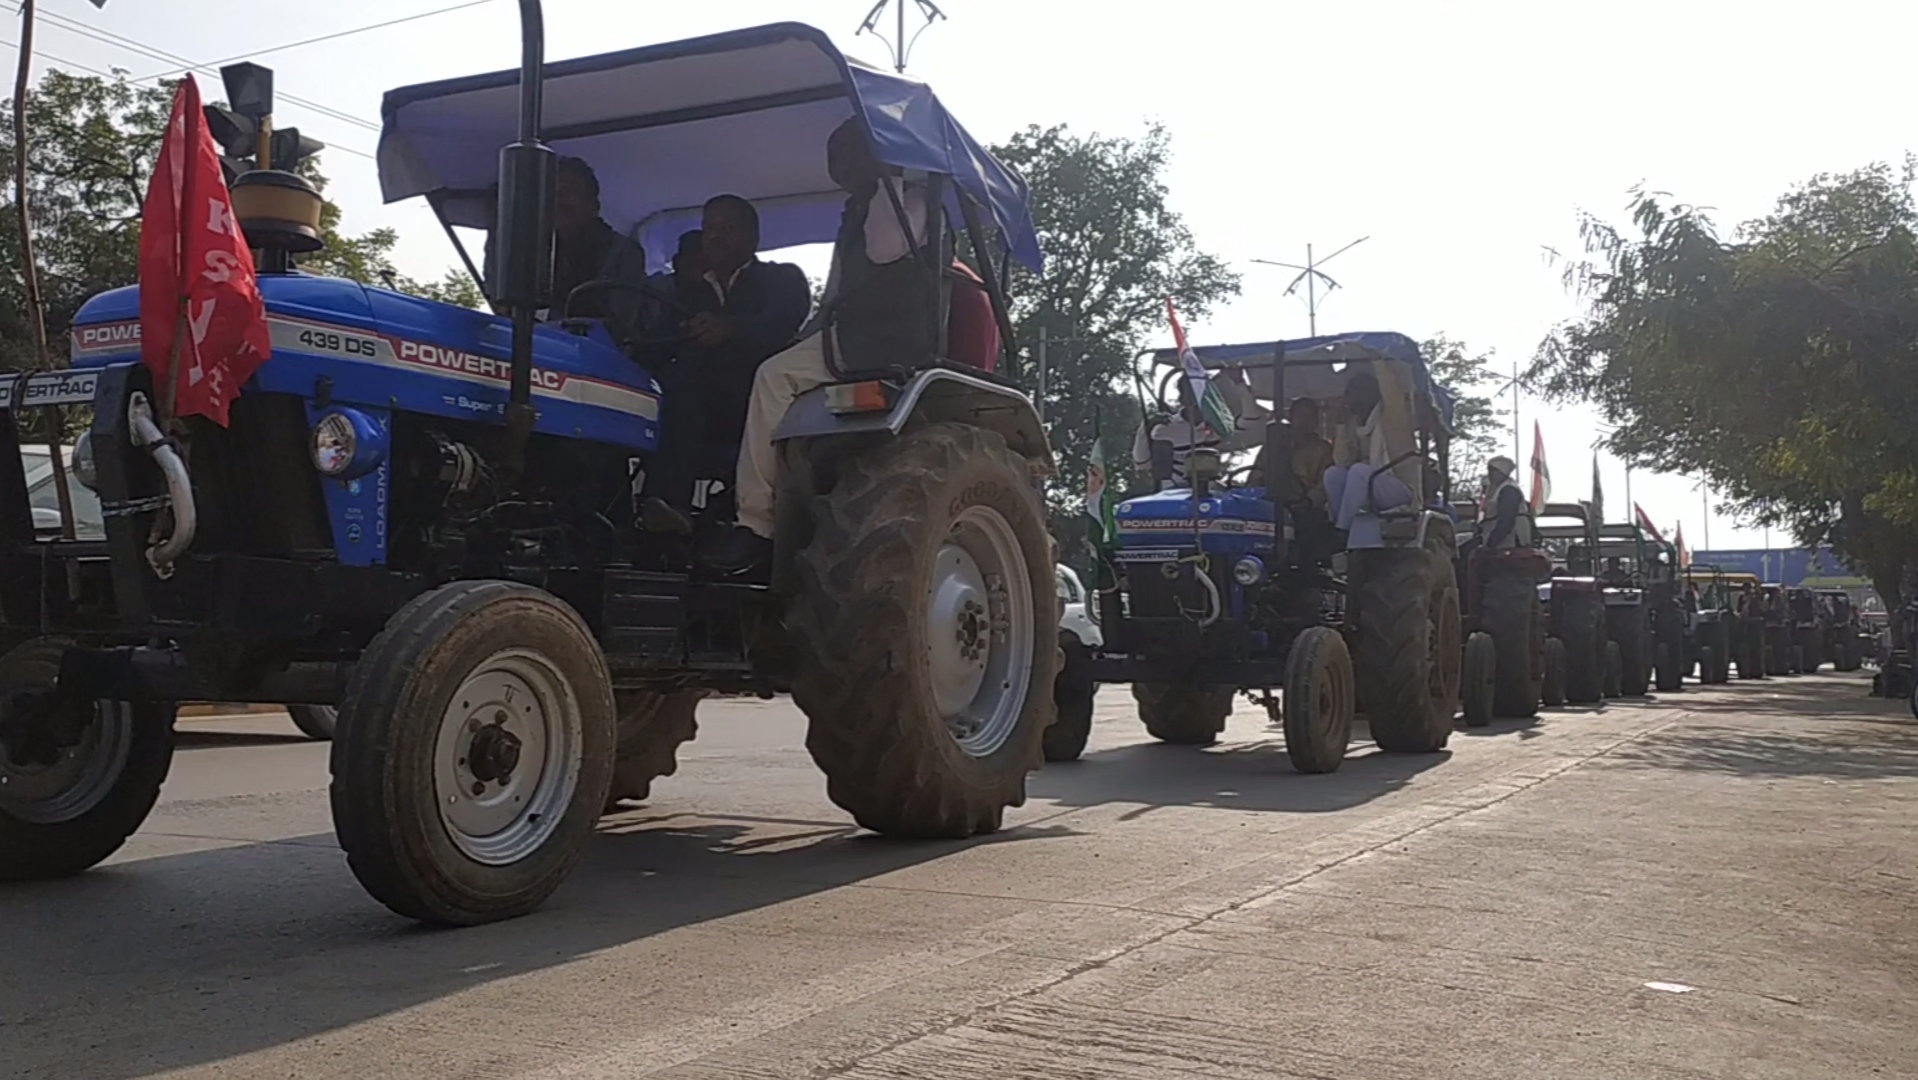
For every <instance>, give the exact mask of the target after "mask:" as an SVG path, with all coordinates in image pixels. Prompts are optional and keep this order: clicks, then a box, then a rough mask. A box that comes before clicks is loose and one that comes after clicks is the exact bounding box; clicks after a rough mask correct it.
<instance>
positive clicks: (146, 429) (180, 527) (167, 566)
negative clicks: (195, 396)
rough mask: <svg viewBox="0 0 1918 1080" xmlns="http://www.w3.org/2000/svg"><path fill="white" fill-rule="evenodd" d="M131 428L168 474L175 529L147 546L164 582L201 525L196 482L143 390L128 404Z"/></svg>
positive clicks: (137, 443) (150, 562)
mask: <svg viewBox="0 0 1918 1080" xmlns="http://www.w3.org/2000/svg"><path fill="white" fill-rule="evenodd" d="M127 430H128V431H129V433H130V434H131V435H132V436H133V445H135V446H137V447H139V448H141V449H142V450H145V451H146V452H147V453H148V454H150V455H152V457H153V463H154V464H155V465H158V466H159V467H160V474H161V475H162V476H164V477H166V493H167V496H166V501H167V505H168V506H170V507H171V508H172V511H173V528H172V529H171V531H169V532H168V533H167V534H166V535H164V536H161V537H158V538H157V539H155V540H154V541H153V543H152V545H151V546H149V547H148V548H147V563H148V565H150V566H152V567H153V572H154V573H155V574H157V575H159V577H160V579H161V580H163V581H164V580H165V579H167V578H170V577H172V576H173V564H174V563H175V562H177V561H179V558H180V556H181V555H184V554H185V553H186V549H187V548H188V547H189V546H190V545H191V544H192V543H193V532H194V529H195V528H197V527H198V524H199V520H198V519H199V515H198V514H197V513H195V511H194V507H193V484H192V482H191V481H190V480H188V478H187V474H186V462H184V461H182V460H180V451H179V449H178V447H176V446H175V445H174V442H173V440H172V439H169V438H167V436H166V433H165V432H163V431H161V430H160V425H159V424H157V423H155V422H154V419H153V406H152V405H151V404H150V403H148V401H147V396H146V395H145V394H143V393H138V392H136V393H134V395H133V396H132V398H131V399H130V400H129V401H128V403H127Z"/></svg>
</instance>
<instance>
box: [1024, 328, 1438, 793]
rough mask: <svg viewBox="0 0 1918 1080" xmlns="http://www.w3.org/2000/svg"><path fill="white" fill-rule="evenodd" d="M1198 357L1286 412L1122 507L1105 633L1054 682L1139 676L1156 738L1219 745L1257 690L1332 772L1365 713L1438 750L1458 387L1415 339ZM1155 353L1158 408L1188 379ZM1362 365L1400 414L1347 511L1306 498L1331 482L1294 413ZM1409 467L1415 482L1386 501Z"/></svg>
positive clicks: (1391, 733) (1235, 348) (1137, 688)
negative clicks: (1223, 453)
mask: <svg viewBox="0 0 1918 1080" xmlns="http://www.w3.org/2000/svg"><path fill="white" fill-rule="evenodd" d="M1195 355H1196V356H1197V357H1198V358H1199V360H1200V362H1201V363H1202V364H1203V365H1204V366H1205V367H1206V368H1208V369H1210V370H1213V371H1221V370H1226V369H1236V370H1237V372H1238V374H1237V375H1236V378H1237V379H1239V380H1240V381H1241V382H1242V383H1243V385H1245V386H1246V387H1247V388H1248V389H1249V390H1250V392H1251V393H1252V395H1253V396H1254V397H1256V398H1257V399H1260V400H1262V401H1265V402H1269V403H1273V404H1276V405H1278V406H1279V407H1278V408H1277V409H1274V410H1272V412H1273V415H1274V416H1276V417H1279V418H1278V419H1275V420H1273V421H1272V422H1271V423H1269V424H1267V425H1266V426H1265V429H1264V433H1263V436H1264V437H1263V444H1262V447H1261V449H1260V452H1259V454H1258V457H1257V460H1256V461H1254V462H1248V463H1244V464H1240V465H1238V466H1236V467H1229V466H1228V465H1227V463H1226V462H1225V461H1223V460H1221V458H1220V457H1219V456H1218V455H1216V454H1213V453H1209V452H1206V451H1203V450H1194V451H1193V452H1192V453H1191V455H1190V456H1188V457H1187V459H1186V463H1185V464H1186V471H1187V477H1188V479H1189V483H1187V484H1183V485H1179V486H1169V485H1168V486H1165V487H1164V489H1163V490H1159V491H1155V492H1151V493H1148V494H1144V495H1140V496H1138V497H1135V498H1131V499H1128V500H1126V501H1125V502H1123V503H1121V504H1120V505H1119V507H1118V509H1117V512H1116V515H1115V519H1116V522H1117V531H1118V536H1117V541H1116V544H1114V545H1113V546H1112V548H1111V549H1110V550H1109V551H1108V552H1106V564H1105V568H1106V575H1105V576H1106V580H1105V581H1103V582H1102V592H1103V593H1104V594H1105V595H1102V596H1101V599H1100V603H1099V605H1098V613H1099V623H1100V632H1101V635H1102V637H1103V643H1102V645H1101V646H1100V647H1099V648H1098V649H1097V650H1094V651H1093V652H1092V653H1091V654H1090V655H1089V656H1087V657H1085V658H1084V659H1080V658H1077V657H1072V656H1069V657H1068V661H1067V666H1068V668H1069V669H1070V668H1071V667H1073V665H1075V664H1084V665H1085V667H1086V670H1085V672H1084V674H1083V677H1081V678H1077V679H1075V678H1074V676H1075V675H1076V674H1078V673H1076V672H1074V671H1071V670H1068V671H1067V673H1066V677H1065V678H1064V679H1062V685H1063V684H1070V685H1075V686H1076V685H1083V684H1086V683H1131V684H1132V691H1133V697H1134V698H1135V700H1136V701H1137V703H1138V706H1139V716H1140V719H1141V720H1142V721H1143V722H1144V724H1145V727H1146V730H1147V732H1148V733H1150V734H1151V735H1152V736H1153V737H1155V738H1157V739H1159V740H1161V741H1164V742H1168V743H1178V744H1188V745H1190V744H1207V743H1211V742H1213V741H1215V740H1216V739H1217V738H1218V737H1219V735H1220V733H1221V732H1222V731H1223V730H1224V728H1225V723H1226V719H1227V717H1228V716H1229V715H1230V714H1231V712H1232V707H1233V701H1234V699H1235V698H1236V696H1237V695H1238V694H1239V693H1241V692H1244V693H1247V694H1249V695H1252V696H1253V697H1254V698H1255V700H1258V701H1260V702H1262V703H1263V704H1264V705H1265V706H1266V708H1267V710H1268V711H1269V712H1270V713H1271V714H1272V718H1273V720H1274V721H1276V722H1278V723H1279V724H1281V725H1282V727H1283V730H1284V733H1285V745H1286V751H1287V754H1288V755H1289V757H1290V758H1291V761H1292V763H1293V765H1294V767H1295V768H1297V769H1298V770H1299V771H1300V772H1306V773H1324V772H1331V771H1333V770H1334V769H1336V768H1338V766H1339V764H1340V763H1341V762H1342V761H1343V760H1344V757H1345V753H1346V748H1347V745H1348V743H1349V741H1350V739H1351V733H1352V727H1353V721H1354V717H1355V715H1356V714H1357V713H1359V712H1361V711H1362V712H1363V714H1364V716H1365V718H1366V721H1367V723H1368V725H1369V727H1370V730H1371V734H1372V738H1373V741H1374V742H1376V743H1377V745H1378V746H1379V747H1380V748H1381V749H1383V750H1385V751H1387V752H1395V753H1433V752H1436V751H1438V750H1441V749H1443V748H1444V747H1445V745H1446V743H1447V741H1448V740H1449V739H1450V737H1451V732H1452V726H1453V719H1454V717H1455V716H1456V714H1457V708H1458V702H1459V682H1460V663H1461V643H1460V638H1459V595H1458V585H1457V581H1456V578H1455V575H1454V569H1453V564H1454V561H1455V557H1456V553H1455V547H1456V541H1455V539H1454V536H1455V534H1454V528H1453V520H1452V516H1451V514H1450V512H1449V511H1448V510H1446V509H1444V506H1445V503H1444V493H1445V491H1444V489H1445V479H1444V468H1443V465H1442V462H1443V461H1444V460H1445V457H1446V453H1447V444H1448V442H1449V431H1448V423H1449V421H1448V420H1447V413H1448V412H1449V396H1448V395H1447V394H1446V392H1445V391H1444V390H1443V388H1441V387H1439V386H1437V385H1436V384H1435V383H1433V382H1432V380H1431V378H1430V374H1429V372H1428V371H1427V370H1426V367H1425V364H1424V362H1423V359H1422V358H1421V356H1420V355H1419V349H1418V346H1417V344H1416V343H1415V342H1413V341H1412V340H1411V339H1409V338H1407V337H1405V336H1403V335H1400V334H1391V333H1361V334H1347V335H1336V336H1330V337H1322V338H1313V339H1309V340H1303V341H1291V342H1272V343H1261V344H1255V345H1227V346H1215V347H1209V348H1201V349H1197V350H1195ZM1150 360H1151V362H1153V363H1155V364H1157V365H1159V366H1160V367H1161V368H1162V369H1166V371H1167V374H1166V377H1165V378H1164V379H1163V380H1162V381H1161V382H1160V394H1159V396H1160V399H1161V401H1160V407H1161V409H1162V410H1163V411H1164V412H1166V413H1173V412H1176V411H1177V410H1178V408H1179V406H1178V405H1177V404H1176V403H1175V402H1174V401H1171V400H1167V396H1168V395H1167V394H1166V387H1167V386H1169V385H1170V384H1171V383H1173V382H1178V383H1181V384H1183V383H1184V382H1186V379H1185V378H1184V377H1183V376H1182V375H1181V373H1180V372H1179V370H1178V364H1179V360H1178V357H1177V355H1176V353H1174V352H1173V351H1171V350H1166V351H1161V352H1158V353H1155V354H1152V355H1151V356H1150ZM1362 373H1363V374H1366V375H1369V376H1370V377H1372V378H1373V379H1375V380H1376V381H1377V383H1378V384H1379V385H1380V387H1381V388H1382V399H1381V401H1380V404H1379V406H1378V408H1379V416H1380V417H1382V418H1383V419H1380V420H1379V423H1380V424H1389V423H1395V424H1397V425H1398V426H1399V428H1400V429H1401V430H1400V436H1401V437H1402V440H1403V441H1402V442H1400V443H1399V445H1400V446H1401V447H1402V449H1401V450H1400V451H1399V452H1398V453H1397V455H1396V456H1394V457H1393V458H1391V459H1390V460H1388V461H1386V462H1385V463H1384V464H1385V466H1386V467H1384V468H1381V469H1380V470H1378V472H1377V473H1376V474H1375V478H1374V479H1373V480H1371V481H1370V482H1369V483H1368V487H1369V489H1370V490H1369V491H1367V492H1366V495H1367V497H1366V498H1365V500H1364V501H1363V503H1362V509H1360V511H1359V512H1358V513H1357V514H1356V516H1354V517H1352V518H1351V519H1350V520H1347V521H1344V522H1342V523H1340V522H1338V521H1336V520H1335V519H1336V518H1337V513H1336V505H1333V506H1331V507H1328V506H1327V505H1326V503H1325V500H1323V499H1321V498H1318V497H1316V496H1315V493H1314V490H1313V489H1314V488H1320V489H1321V491H1322V490H1323V489H1322V488H1321V485H1322V483H1323V481H1322V479H1321V477H1320V476H1318V475H1312V476H1303V475H1301V473H1300V470H1299V469H1296V468H1295V467H1294V465H1293V462H1294V460H1295V457H1294V454H1295V451H1297V450H1299V449H1301V447H1302V446H1303V443H1304V440H1305V439H1307V438H1312V437H1316V436H1314V435H1312V434H1311V433H1308V432H1303V431H1295V430H1294V428H1293V425H1292V423H1291V421H1290V420H1289V419H1286V418H1285V417H1284V415H1283V414H1285V413H1287V412H1288V411H1289V407H1290V406H1292V405H1293V404H1294V403H1295V402H1297V401H1299V400H1300V399H1309V400H1310V401H1313V402H1315V403H1318V404H1319V405H1321V406H1324V407H1325V408H1326V409H1327V410H1328V411H1333V412H1336V410H1337V409H1338V408H1339V407H1340V405H1339V403H1340V402H1342V401H1343V399H1344V397H1345V391H1346V388H1347V384H1348V382H1349V381H1350V380H1352V379H1354V378H1355V377H1357V376H1359V375H1360V374H1362ZM1187 404H1188V406H1189V404H1190V397H1189V395H1188V398H1187ZM1364 419H1365V418H1364V417H1360V418H1357V420H1356V421H1354V423H1357V422H1362V421H1363V420H1364ZM1326 454H1327V456H1328V457H1329V456H1330V454H1331V451H1330V449H1329V446H1328V448H1327V450H1326ZM1307 459H1309V455H1305V456H1304V457H1301V458H1300V459H1299V460H1307ZM1306 471H1310V472H1314V473H1315V474H1316V472H1317V470H1316V469H1309V470H1306ZM1401 480H1402V481H1403V483H1404V486H1405V487H1407V488H1409V489H1410V492H1411V493H1413V494H1412V495H1411V496H1410V497H1409V498H1406V499H1400V500H1394V499H1391V498H1388V497H1384V495H1385V492H1386V489H1387V487H1388V486H1389V485H1391V484H1393V483H1395V482H1398V481H1401ZM1355 505H1359V504H1355ZM1328 510H1329V511H1330V512H1328ZM1339 524H1343V525H1344V526H1345V527H1344V528H1338V527H1336V526H1337V525H1339ZM1280 691H1282V695H1281V694H1280V693H1279V692H1280ZM1063 715H1064V710H1063V709H1062V716H1063Z"/></svg>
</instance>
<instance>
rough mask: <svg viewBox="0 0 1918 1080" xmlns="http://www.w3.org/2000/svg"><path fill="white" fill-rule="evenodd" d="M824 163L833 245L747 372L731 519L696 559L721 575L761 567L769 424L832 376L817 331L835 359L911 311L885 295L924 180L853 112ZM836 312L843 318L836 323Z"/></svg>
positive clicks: (768, 539) (901, 263) (768, 540)
mask: <svg viewBox="0 0 1918 1080" xmlns="http://www.w3.org/2000/svg"><path fill="white" fill-rule="evenodd" d="M826 170H827V171H828V172H829V173H831V174H832V178H833V182H834V183H836V184H838V185H839V187H840V189H841V190H843V191H845V192H846V193H847V195H848V196H850V197H849V198H848V199H847V200H846V210H845V216H844V218H843V219H842V221H841V224H840V229H839V238H838V240H837V241H836V242H835V243H834V245H833V260H832V270H831V272H830V273H829V274H828V275H827V278H826V291H825V294H824V296H823V299H822V301H821V304H820V309H819V311H818V312H816V313H815V314H814V315H813V318H812V320H811V321H810V322H808V323H807V324H806V325H805V326H803V327H801V328H800V330H799V338H798V340H797V341H796V342H794V344H793V345H792V346H790V347H789V348H787V349H786V350H785V351H784V352H782V353H779V354H778V355H776V356H774V357H772V358H771V359H769V360H767V361H766V362H765V363H764V364H761V365H760V366H759V371H758V373H757V374H756V375H755V376H754V378H753V387H752V398H751V403H750V404H749V405H748V406H747V410H746V430H745V437H744V439H743V440H742V441H741V443H740V446H739V464H738V472H737V476H736V480H735V484H734V499H735V501H736V503H737V507H738V526H737V527H736V528H734V529H733V530H732V531H731V532H730V533H727V534H725V535H723V536H721V537H719V538H718V539H717V540H715V541H714V542H713V543H712V544H710V545H708V546H706V547H705V548H703V549H702V551H701V554H700V560H699V561H700V563H701V565H703V566H705V567H707V568H709V569H713V570H718V571H720V572H722V573H727V574H740V575H745V574H755V573H758V572H763V571H764V570H765V569H767V568H768V567H769V566H770V563H771V558H772V534H773V489H774V484H775V483H776V481H777V479H778V460H779V459H778V456H777V453H776V452H775V450H774V447H773V432H774V431H775V430H776V429H777V428H778V427H779V422H780V420H781V419H783V418H784V417H785V415H786V410H787V409H788V408H789V407H791V405H792V403H793V401H794V400H796V399H797V398H798V397H799V395H801V394H803V393H805V392H806V391H808V390H811V389H813V388H814V387H817V386H823V385H825V384H826V383H828V382H831V381H832V380H833V376H832V372H831V371H830V370H829V369H828V368H827V366H826V351H825V334H826V333H828V332H830V333H832V334H833V336H834V342H835V351H836V353H837V354H838V355H840V356H842V357H843V356H844V355H846V353H847V352H848V351H850V350H852V349H854V348H855V347H865V348H883V347H884V344H885V341H886V334H885V330H886V328H887V325H888V324H891V325H898V324H899V323H900V321H901V317H900V316H898V315H897V312H899V311H901V310H907V311H909V310H911V309H910V307H909V305H907V304H904V303H900V302H899V301H902V300H908V299H910V297H907V296H904V295H900V296H895V295H893V294H894V293H895V292H896V291H898V290H899V288H900V286H901V284H902V283H904V282H907V281H909V280H910V279H909V278H906V277H903V276H902V275H901V272H903V271H907V270H908V268H909V266H910V264H909V263H907V262H906V260H907V259H908V258H909V257H910V256H911V255H912V253H913V251H914V249H915V247H917V246H919V245H923V244H924V243H925V237H926V193H925V188H924V187H923V186H922V185H919V184H915V183H911V182H908V181H907V180H905V179H904V178H903V177H900V176H898V175H897V174H896V170H891V169H888V168H887V167H886V166H884V165H882V164H880V162H879V159H878V158H877V157H876V156H874V154H873V152H872V146H871V143H870V142H869V141H868V139H867V135H866V129H865V125H864V124H862V123H861V122H860V121H859V119H858V118H857V117H855V118H853V119H851V120H848V121H846V122H845V123H844V124H841V125H840V126H839V127H838V128H837V129H835V130H834V131H833V133H832V135H831V137H829V138H828V139H827V140H826ZM894 200H897V205H896V206H895V201H894ZM900 209H903V210H904V213H905V217H906V219H907V221H909V222H910V223H911V226H912V232H913V236H912V238H911V239H910V240H908V239H907V237H906V233H905V230H904V229H902V228H901V227H900V220H899V218H900ZM840 320H846V323H845V325H844V326H843V327H842V325H840ZM828 323H831V324H832V325H831V329H830V330H828V328H827V327H828ZM855 335H858V336H859V340H858V341H854V340H853V339H854V338H855ZM902 359H906V358H902Z"/></svg>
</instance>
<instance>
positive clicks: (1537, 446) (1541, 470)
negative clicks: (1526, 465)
mask: <svg viewBox="0 0 1918 1080" xmlns="http://www.w3.org/2000/svg"><path fill="white" fill-rule="evenodd" d="M1551 497H1552V471H1551V470H1550V469H1547V468H1546V467H1545V431H1544V429H1543V428H1541V427H1539V426H1538V421H1536V420H1534V421H1532V513H1533V514H1537V513H1539V512H1540V511H1542V510H1544V509H1545V502H1546V500H1547V499H1550V498H1551Z"/></svg>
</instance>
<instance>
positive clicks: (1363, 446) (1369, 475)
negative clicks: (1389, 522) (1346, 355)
mask: <svg viewBox="0 0 1918 1080" xmlns="http://www.w3.org/2000/svg"><path fill="white" fill-rule="evenodd" d="M1387 369H1388V370H1389V365H1388V366H1387ZM1344 404H1345V414H1346V417H1347V420H1346V423H1345V424H1344V425H1343V426H1341V427H1340V429H1339V438H1338V441H1337V443H1335V444H1334V446H1333V461H1334V464H1333V466H1332V467H1331V468H1329V469H1327V470H1325V495H1326V504H1327V506H1329V507H1330V508H1331V510H1332V524H1333V526H1334V527H1336V528H1337V529H1339V530H1340V531H1341V532H1344V531H1348V530H1350V529H1351V528H1352V522H1353V520H1354V519H1356V518H1357V517H1358V516H1359V515H1360V514H1361V513H1366V512H1371V513H1379V512H1381V511H1385V510H1392V509H1396V508H1398V507H1401V506H1406V505H1410V504H1415V503H1417V502H1418V501H1419V496H1418V493H1417V492H1416V491H1415V490H1413V485H1414V484H1416V483H1418V481H1419V471H1420V463H1419V462H1418V461H1417V460H1411V459H1407V460H1404V461H1401V460H1400V459H1401V458H1403V457H1404V456H1405V455H1406V454H1409V453H1411V452H1412V450H1413V449H1414V446H1413V442H1412V426H1411V422H1410V419H1409V417H1408V416H1407V411H1406V407H1405V402H1404V401H1403V400H1400V399H1398V398H1397V396H1396V395H1394V396H1393V397H1387V396H1386V395H1384V393H1383V392H1382V391H1381V390H1380V387H1379V380H1378V377H1377V376H1375V375H1374V374H1372V373H1371V372H1365V371H1361V372H1359V373H1358V374H1356V375H1353V376H1352V377H1351V378H1350V379H1348V380H1347V381H1346V384H1345V397H1344ZM1361 417H1363V419H1360V418H1361ZM1394 462H1397V464H1394ZM1408 465H1409V466H1410V469H1409V470H1408V469H1406V468H1405V466H1408ZM1388 466H1389V468H1388ZM1408 473H1409V479H1408ZM1374 477H1376V478H1377V480H1376V482H1375V481H1374Z"/></svg>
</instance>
